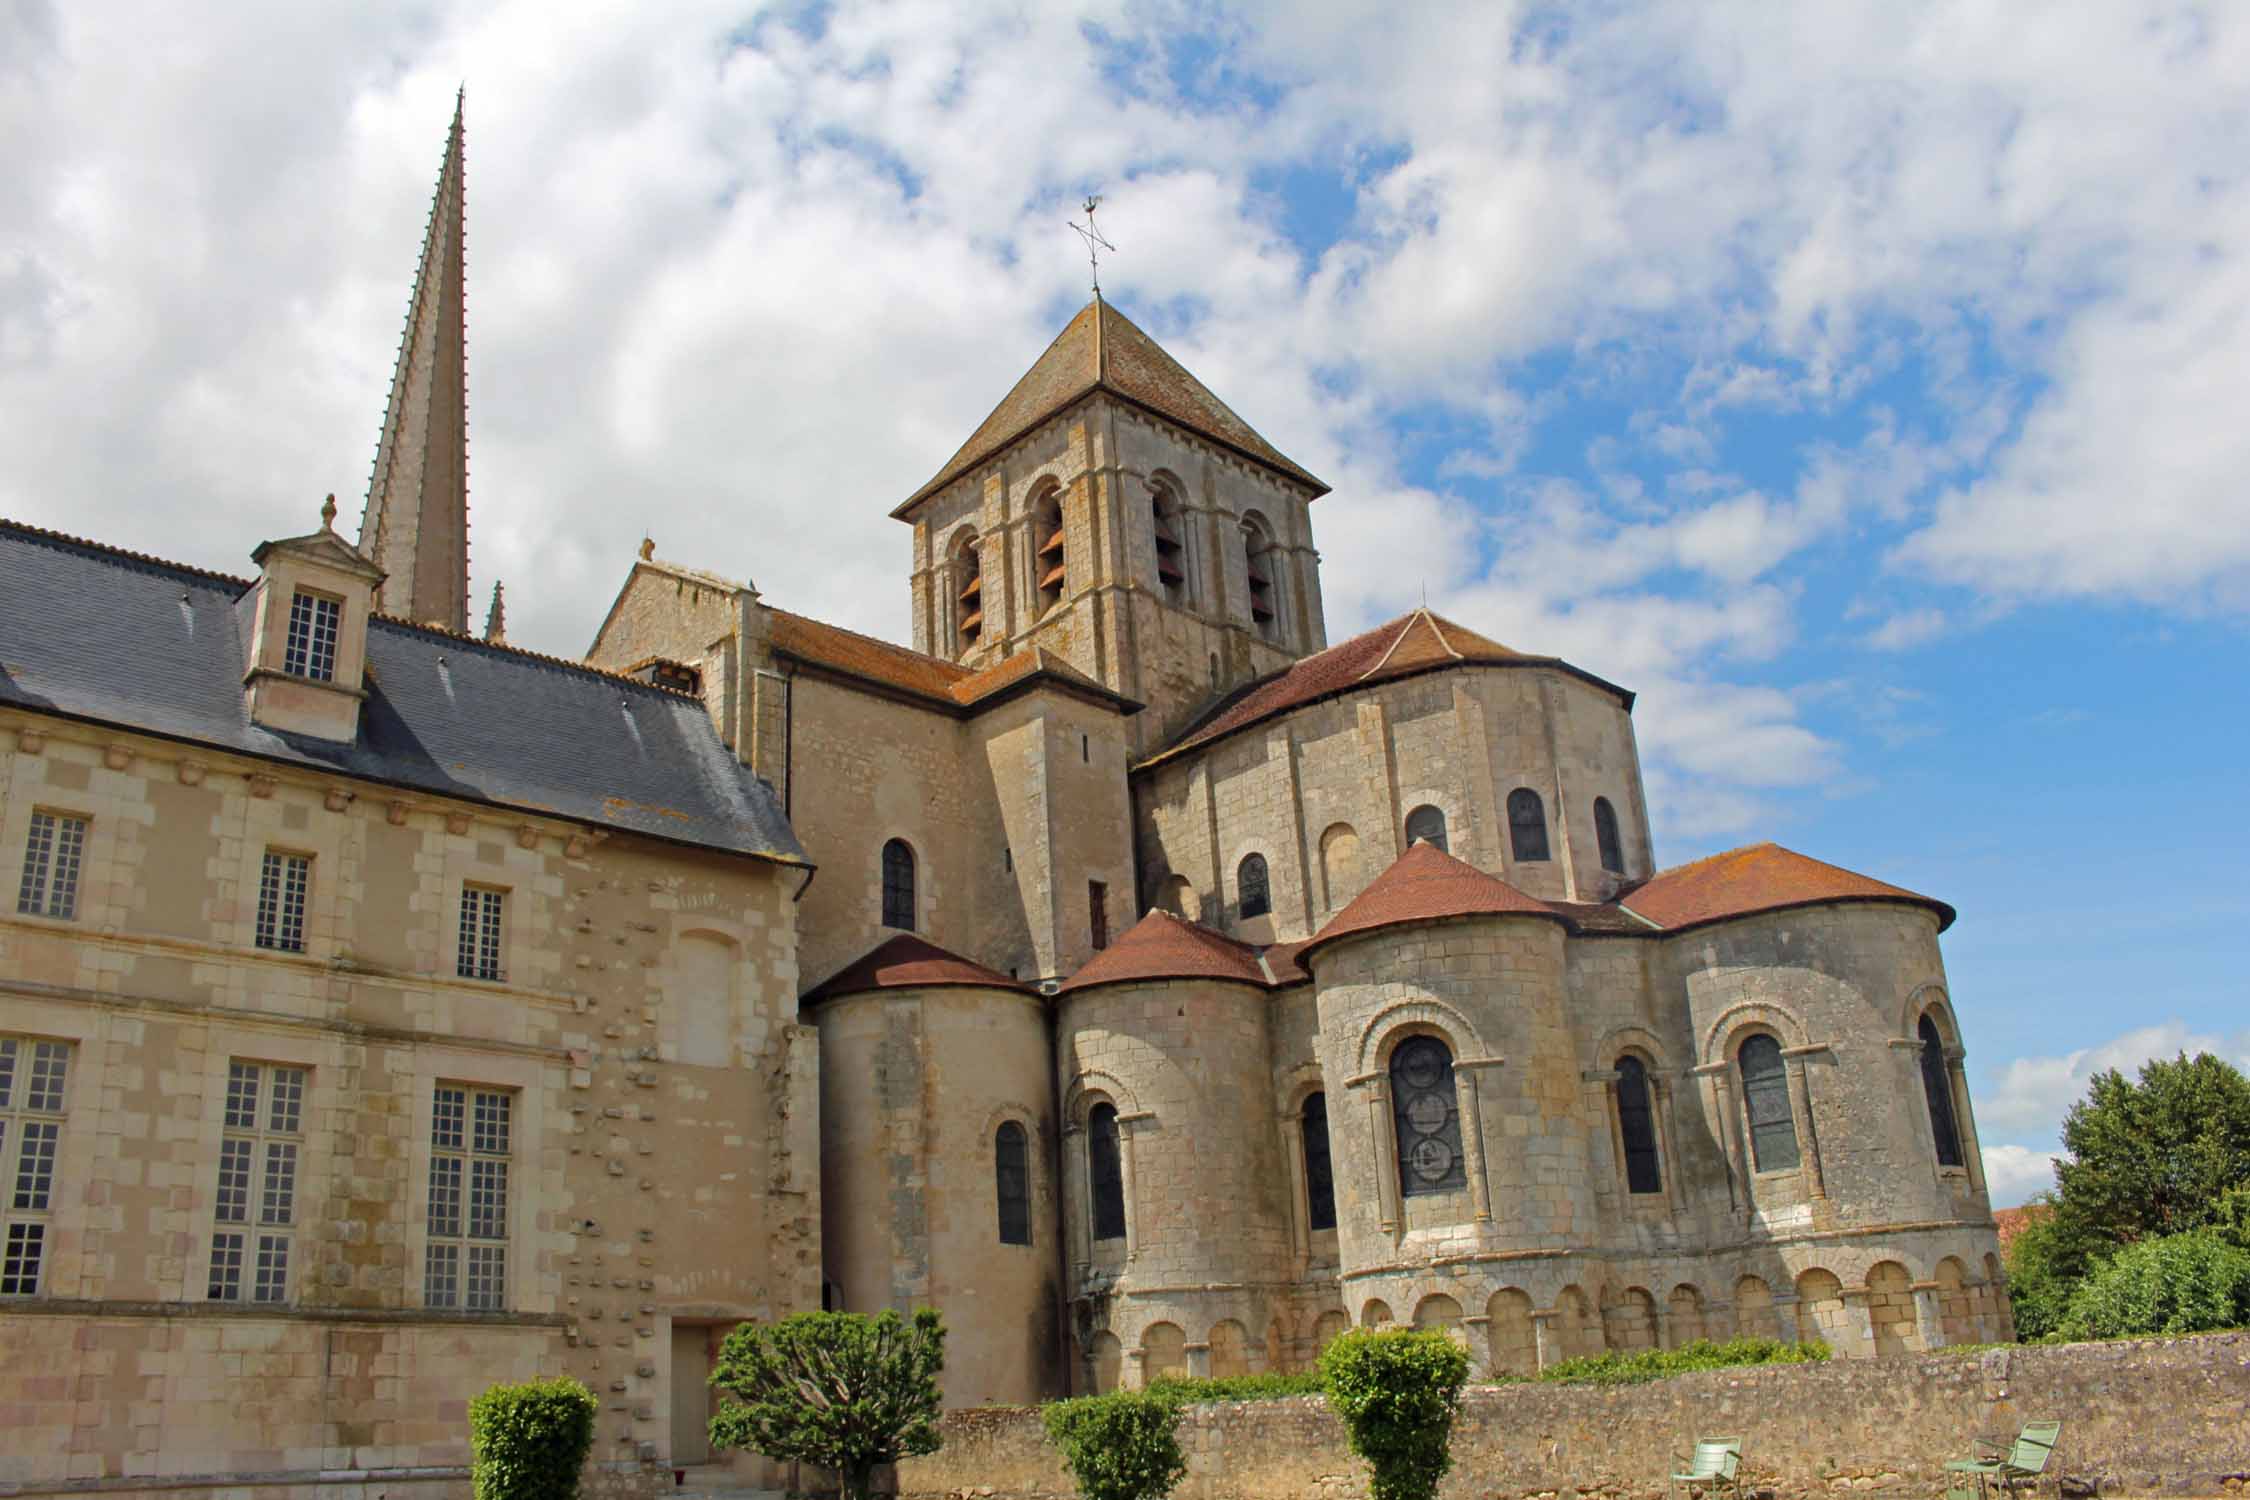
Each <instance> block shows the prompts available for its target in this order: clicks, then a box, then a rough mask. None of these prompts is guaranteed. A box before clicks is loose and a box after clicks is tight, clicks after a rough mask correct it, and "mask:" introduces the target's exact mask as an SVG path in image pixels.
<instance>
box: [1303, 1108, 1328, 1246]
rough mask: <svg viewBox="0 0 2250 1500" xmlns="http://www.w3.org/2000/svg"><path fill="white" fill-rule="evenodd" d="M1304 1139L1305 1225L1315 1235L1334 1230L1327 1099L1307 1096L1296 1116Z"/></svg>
mask: <svg viewBox="0 0 2250 1500" xmlns="http://www.w3.org/2000/svg"><path fill="white" fill-rule="evenodd" d="M1298 1123H1299V1125H1300V1127H1301V1128H1302V1131H1303V1134H1304V1138H1305V1223H1306V1224H1307V1225H1308V1226H1309V1227H1310V1228H1312V1229H1313V1230H1315V1231H1318V1230H1322V1229H1334V1228H1335V1227H1336V1173H1335V1167H1334V1165H1333V1163H1331V1162H1330V1161H1329V1159H1328V1096H1327V1095H1326V1094H1308V1095H1306V1096H1305V1107H1304V1109H1303V1111H1302V1112H1301V1113H1300V1115H1299V1116H1298Z"/></svg>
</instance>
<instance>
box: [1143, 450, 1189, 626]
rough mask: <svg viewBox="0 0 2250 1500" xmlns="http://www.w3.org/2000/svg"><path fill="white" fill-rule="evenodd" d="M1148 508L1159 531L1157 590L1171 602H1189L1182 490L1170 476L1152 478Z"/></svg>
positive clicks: (1152, 523) (1156, 530)
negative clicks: (1169, 478)
mask: <svg viewBox="0 0 2250 1500" xmlns="http://www.w3.org/2000/svg"><path fill="white" fill-rule="evenodd" d="M1148 508H1149V521H1150V523H1151V525H1152V527H1153V528H1154V531H1155V534H1156V588H1157V592H1158V593H1160V594H1162V595H1163V596H1164V598H1165V599H1166V600H1167V601H1168V602H1170V603H1173V604H1187V603H1190V602H1192V601H1191V598H1190V591H1189V588H1188V547H1187V523H1186V518H1185V517H1183V516H1182V515H1181V514H1180V496H1179V492H1178V491H1177V490H1175V489H1173V488H1172V485H1171V482H1170V481H1169V480H1168V479H1165V478H1162V477H1159V478H1156V479H1152V480H1150V481H1149V487H1148Z"/></svg>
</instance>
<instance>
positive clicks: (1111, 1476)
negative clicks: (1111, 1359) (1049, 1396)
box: [1040, 1381, 1217, 1500]
mask: <svg viewBox="0 0 2250 1500" xmlns="http://www.w3.org/2000/svg"><path fill="white" fill-rule="evenodd" d="M1188 1383H1189V1382H1186V1381H1170V1382H1163V1384H1168V1385H1174V1386H1177V1385H1185V1384H1188ZM1207 1399H1217V1398H1215V1397H1214V1398H1207ZM1180 1405H1181V1402H1180V1399H1179V1398H1178V1397H1177V1396H1176V1395H1174V1394H1167V1393H1166V1392H1163V1391H1160V1390H1146V1391H1115V1392H1112V1393H1111V1394H1109V1395H1107V1396H1079V1397H1077V1398H1075V1399H1073V1400H1070V1401H1056V1402H1052V1403H1050V1404H1048V1405H1047V1406H1046V1407H1044V1408H1042V1409H1041V1411H1040V1419H1041V1420H1042V1421H1043V1422H1044V1423H1045V1424H1046V1427H1047V1439H1048V1441H1050V1442H1052V1443H1053V1444H1054V1445H1055V1446H1056V1447H1057V1448H1059V1449H1061V1450H1062V1458H1063V1465H1064V1466H1065V1467H1066V1468H1068V1469H1069V1470H1070V1477H1071V1478H1073V1479H1075V1480H1076V1481H1078V1493H1079V1494H1081V1495H1083V1496H1085V1500H1160V1497H1161V1496H1164V1495H1167V1494H1169V1493H1171V1490H1172V1486H1173V1485H1175V1484H1178V1483H1179V1482H1180V1476H1181V1475H1182V1474H1185V1473H1186V1472H1187V1459H1186V1457H1185V1456H1183V1455H1182V1454H1181V1452H1180V1440H1179V1436H1178V1433H1177V1431H1176V1429H1177V1428H1178V1426H1179V1422H1180Z"/></svg>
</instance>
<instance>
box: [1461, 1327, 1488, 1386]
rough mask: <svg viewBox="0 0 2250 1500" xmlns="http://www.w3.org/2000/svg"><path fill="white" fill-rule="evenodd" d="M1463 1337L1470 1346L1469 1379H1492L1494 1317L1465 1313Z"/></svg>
mask: <svg viewBox="0 0 2250 1500" xmlns="http://www.w3.org/2000/svg"><path fill="white" fill-rule="evenodd" d="M1461 1337H1462V1339H1463V1340H1464V1341H1465V1342H1466V1343H1467V1344H1468V1346H1469V1378H1470V1379H1471V1380H1489V1379H1491V1378H1492V1317H1491V1315H1490V1314H1489V1313H1465V1314H1463V1315H1462V1318H1461Z"/></svg>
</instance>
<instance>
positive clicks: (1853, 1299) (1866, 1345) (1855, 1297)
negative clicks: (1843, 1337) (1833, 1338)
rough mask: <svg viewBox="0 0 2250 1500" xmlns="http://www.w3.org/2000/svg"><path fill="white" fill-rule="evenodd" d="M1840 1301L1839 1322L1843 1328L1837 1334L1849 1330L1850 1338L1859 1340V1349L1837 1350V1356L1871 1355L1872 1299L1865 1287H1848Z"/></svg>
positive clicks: (1873, 1328)
mask: <svg viewBox="0 0 2250 1500" xmlns="http://www.w3.org/2000/svg"><path fill="white" fill-rule="evenodd" d="M1842 1301H1843V1304H1844V1316H1843V1318H1842V1319H1841V1320H1840V1321H1841V1322H1842V1325H1843V1326H1842V1327H1841V1328H1839V1329H1838V1330H1837V1332H1838V1333H1839V1334H1841V1333H1842V1332H1844V1331H1845V1330H1846V1329H1849V1330H1850V1331H1851V1335H1852V1337H1853V1338H1856V1339H1858V1340H1859V1348H1857V1349H1838V1350H1837V1351H1836V1352H1837V1353H1838V1354H1858V1353H1866V1354H1873V1353H1874V1352H1875V1300H1874V1298H1873V1297H1871V1296H1870V1295H1869V1294H1868V1290H1867V1288H1866V1287H1865V1286H1848V1287H1845V1288H1844V1289H1843V1292H1842Z"/></svg>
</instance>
